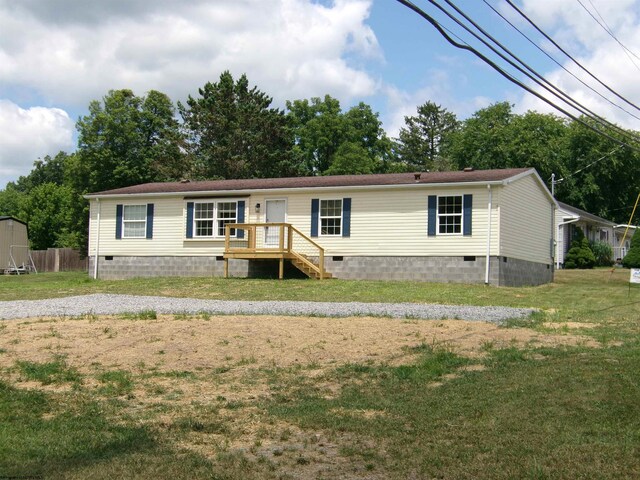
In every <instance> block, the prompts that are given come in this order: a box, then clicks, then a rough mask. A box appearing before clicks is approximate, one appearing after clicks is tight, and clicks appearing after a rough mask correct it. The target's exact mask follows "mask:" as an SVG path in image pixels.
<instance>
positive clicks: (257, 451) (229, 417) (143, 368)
mask: <svg viewBox="0 0 640 480" xmlns="http://www.w3.org/2000/svg"><path fill="white" fill-rule="evenodd" d="M2 325H3V326H4V328H2V329H0V352H2V354H0V370H1V371H2V372H3V375H4V376H5V377H9V378H10V379H11V380H13V381H14V382H13V383H15V384H16V386H18V387H23V388H44V389H48V390H49V391H53V392H62V393H64V392H65V391H68V390H69V389H70V388H71V386H70V385H69V384H53V385H50V386H38V382H31V381H24V379H20V376H19V373H17V372H16V370H15V368H14V367H15V365H16V362H17V361H19V360H22V361H31V362H48V361H51V360H52V359H56V358H57V359H60V358H63V359H64V361H65V362H66V365H68V367H70V368H75V369H77V370H78V371H79V372H80V373H81V374H82V376H83V380H82V388H83V389H85V390H87V391H91V392H94V394H95V395H97V396H99V397H100V396H104V397H106V396H109V395H110V394H108V393H101V392H102V391H103V390H104V389H105V383H104V382H103V381H102V380H100V379H101V378H102V377H101V376H100V374H101V373H103V372H106V371H114V370H115V371H125V372H128V373H129V374H130V375H131V378H132V384H133V386H132V387H131V389H129V390H127V391H124V392H123V393H118V394H116V395H117V396H119V397H120V399H121V400H122V401H123V402H122V409H121V414H122V415H127V416H128V417H129V418H136V419H138V421H140V422H142V423H146V424H148V425H150V426H153V427H155V428H157V429H159V430H162V431H164V432H167V435H169V436H175V444H176V445H177V446H178V447H179V448H186V449H189V450H192V451H194V452H197V453H198V454H201V455H203V456H205V457H207V458H211V459H215V458H216V456H217V455H218V454H220V453H225V452H240V453H241V454H243V455H245V456H248V457H249V458H252V459H254V460H256V461H268V462H272V463H273V464H277V466H278V471H279V472H281V473H284V474H288V475H289V476H290V477H291V478H315V477H318V476H320V477H322V478H372V479H373V478H385V475H384V474H383V473H377V472H370V471H369V470H367V468H366V462H365V461H364V460H363V461H362V462H360V463H362V464H360V463H358V464H357V465H356V464H354V463H353V461H354V460H353V457H348V456H344V455H342V454H341V453H340V452H341V448H342V447H341V446H344V445H351V447H350V448H355V447H353V445H356V446H357V445H358V444H357V442H359V441H360V440H358V439H357V438H342V437H340V438H338V437H336V435H342V434H336V433H333V434H329V433H328V432H322V431H319V432H308V431H303V430H301V429H300V428H298V427H296V426H295V425H289V424H287V423H285V422H283V421H280V420H274V419H273V418H270V417H268V416H267V415H266V413H265V412H263V411H262V410H261V408H260V403H259V400H260V399H263V398H269V397H270V396H271V395H272V394H273V392H272V389H271V385H270V383H269V375H271V374H272V372H273V371H277V375H278V381H279V382H280V383H283V382H284V383H286V382H287V381H289V380H291V381H293V382H296V381H300V380H301V379H303V380H302V381H308V382H313V384H314V386H315V387H316V388H318V389H319V390H320V392H321V394H323V395H325V396H326V397H332V396H335V395H337V394H338V393H339V391H340V388H341V385H340V384H339V383H337V382H338V380H334V379H333V378H332V376H331V375H330V374H329V375H327V376H326V377H325V376H324V374H325V373H330V372H331V371H332V369H334V368H335V367H337V366H340V365H344V364H347V363H358V364H361V363H374V364H381V363H388V364H392V365H399V364H403V363H405V364H406V363H410V362H411V361H412V360H413V357H414V356H415V355H416V354H415V353H414V352H415V350H412V347H417V346H420V345H423V344H428V345H433V346H435V347H438V346H443V347H445V348H448V349H451V350H452V351H454V352H456V353H458V354H460V355H464V356H467V357H473V358H480V357H482V356H483V355H484V354H485V352H486V351H487V349H488V347H490V348H501V347H507V346H520V347H524V346H532V345H534V346H536V345H539V346H556V345H587V346H594V347H595V346H598V344H597V343H596V342H595V341H594V340H592V339H590V338H588V337H585V336H580V335H570V334H548V333H540V332H536V331H534V330H530V329H525V328H515V329H506V328H499V327H497V326H496V325H494V324H491V323H485V322H467V321H461V320H445V321H425V320H397V319H386V318H369V317H354V318H319V317H313V318H307V317H276V316H216V317H210V318H202V317H187V318H185V317H184V316H180V315H176V316H174V315H163V316H160V317H159V318H158V319H154V320H140V319H125V318H122V317H108V316H101V317H91V318H62V319H60V318H49V319H40V320H12V321H6V322H3V323H2ZM483 368H484V367H483V365H481V364H475V365H470V366H468V367H465V369H464V370H466V371H471V370H481V369H483ZM462 373H463V372H462V371H461V372H460V374H462ZM456 375H457V374H452V375H451V378H455V376H456ZM19 380H22V381H19ZM447 380H448V378H443V379H442V381H447ZM439 384H441V382H437V383H434V384H433V385H430V386H437V385H439ZM112 395H113V394H112ZM340 413H343V414H345V415H347V414H348V415H356V416H359V417H362V418H363V419H372V418H377V417H385V415H387V413H386V412H383V411H374V410H358V411H350V412H346V411H345V412H336V414H340ZM189 428H193V431H190V430H189ZM175 432H178V433H175ZM180 432H182V433H180ZM345 435H346V434H345ZM358 448H362V449H364V450H366V449H367V448H374V447H372V446H367V445H361V446H359V447H358ZM375 448H376V449H377V450H380V449H381V448H383V446H380V445H376V446H375ZM381 455H382V453H381ZM260 459H262V460H260ZM264 459H266V460H264Z"/></svg>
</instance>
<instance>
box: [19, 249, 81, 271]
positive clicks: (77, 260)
mask: <svg viewBox="0 0 640 480" xmlns="http://www.w3.org/2000/svg"><path fill="white" fill-rule="evenodd" d="M31 257H32V258H33V263H34V264H35V266H36V269H37V270H38V272H68V271H71V270H88V269H89V258H88V257H84V258H83V257H81V256H80V252H78V251H77V250H74V249H72V248H48V249H47V250H32V251H31Z"/></svg>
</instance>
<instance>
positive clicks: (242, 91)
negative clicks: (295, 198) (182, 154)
mask: <svg viewBox="0 0 640 480" xmlns="http://www.w3.org/2000/svg"><path fill="white" fill-rule="evenodd" d="M198 92H199V94H200V97H199V98H193V97H192V96H191V95H190V96H189V98H188V99H187V104H186V105H182V104H181V103H178V109H179V111H180V114H181V116H182V118H183V121H184V128H185V131H186V134H187V138H188V144H187V145H188V149H189V153H190V154H191V155H192V156H193V159H194V162H195V168H196V172H197V174H198V175H199V176H201V177H204V178H264V177H278V176H289V175H295V174H297V173H298V172H299V169H298V167H297V165H296V164H295V163H294V162H293V157H292V146H293V139H292V137H291V133H290V130H289V129H288V128H287V119H286V117H285V115H284V112H283V111H281V110H278V109H276V108H271V107H270V105H271V102H272V98H271V97H269V96H268V95H267V94H265V93H263V92H261V91H260V90H258V88H257V87H253V88H249V81H248V80H247V77H246V75H242V76H241V77H240V78H239V79H238V80H237V81H234V79H233V77H232V75H231V73H229V72H228V71H226V72H224V73H222V75H220V80H219V81H218V82H217V83H211V82H207V84H206V85H205V86H204V87H203V88H201V89H199V91H198Z"/></svg>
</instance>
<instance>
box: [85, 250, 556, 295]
mask: <svg viewBox="0 0 640 480" xmlns="http://www.w3.org/2000/svg"><path fill="white" fill-rule="evenodd" d="M94 261H95V258H94V257H91V258H90V260H89V274H90V275H93V271H94V270H93V269H94V266H93V265H94ZM277 265H278V262H277V261H264V260H261V261H257V260H235V259H232V260H229V275H230V276H232V277H266V278H277V271H278V267H277ZM285 265H286V267H287V268H286V269H285V276H286V277H289V278H291V277H300V276H301V275H300V272H298V270H296V269H295V268H294V267H293V266H291V265H290V264H289V263H288V262H287V263H286V264H285ZM485 266H486V257H479V256H476V257H473V256H469V257H348V256H341V257H337V256H327V257H325V268H326V269H327V271H329V272H331V273H332V274H333V276H334V278H342V279H352V280H414V281H421V282H441V283H484V282H485ZM553 273H554V271H553V264H550V265H546V264H541V263H535V262H529V261H526V260H519V259H515V258H508V257H491V258H490V260H489V284H491V285H499V286H506V287H519V286H527V285H541V284H544V283H549V282H552V281H553ZM223 275H224V261H223V259H222V257H177V256H165V257H142V256H111V257H110V256H107V257H100V260H99V263H98V278H101V279H105V280H111V279H125V278H134V277H159V276H180V277H222V276H223Z"/></svg>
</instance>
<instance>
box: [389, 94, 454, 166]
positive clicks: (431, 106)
mask: <svg viewBox="0 0 640 480" xmlns="http://www.w3.org/2000/svg"><path fill="white" fill-rule="evenodd" d="M417 113H418V114H417V115H415V116H412V117H404V121H405V126H404V127H402V128H401V129H400V133H399V137H398V144H399V147H398V150H399V155H400V157H401V158H402V161H403V162H404V163H406V164H407V165H408V166H410V167H412V168H413V169H415V170H431V171H443V170H451V167H452V165H451V163H450V161H449V160H448V158H447V157H446V156H445V154H446V151H447V148H448V146H449V142H450V138H451V135H452V134H453V133H454V132H455V131H456V130H457V129H458V127H459V124H460V123H459V122H458V119H457V118H456V116H455V114H453V113H451V112H449V111H447V109H445V108H442V107H441V106H440V105H437V104H435V103H433V102H430V101H428V102H426V103H424V104H423V105H420V106H419V107H418V109H417Z"/></svg>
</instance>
